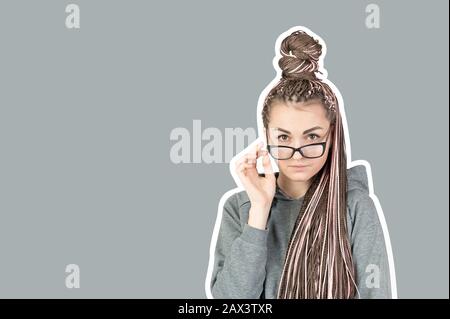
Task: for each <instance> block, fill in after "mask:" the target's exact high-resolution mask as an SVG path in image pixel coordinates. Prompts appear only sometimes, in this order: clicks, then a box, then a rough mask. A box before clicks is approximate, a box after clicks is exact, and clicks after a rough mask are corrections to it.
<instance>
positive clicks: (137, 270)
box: [0, 0, 449, 298]
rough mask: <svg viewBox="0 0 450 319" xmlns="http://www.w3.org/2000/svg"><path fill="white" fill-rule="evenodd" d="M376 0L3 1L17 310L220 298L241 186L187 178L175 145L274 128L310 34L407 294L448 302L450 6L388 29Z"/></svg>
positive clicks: (0, 175) (4, 234)
mask: <svg viewBox="0 0 450 319" xmlns="http://www.w3.org/2000/svg"><path fill="white" fill-rule="evenodd" d="M69 3H76V4H78V5H80V9H81V29H80V30H68V29H66V28H65V25H64V21H65V17H66V13H65V11H64V9H65V6H66V5H67V4H69ZM369 3H370V2H368V1H341V2H339V3H337V1H270V2H269V1H253V2H251V1H248V2H243V1H206V0H205V1H164V2H163V1H81V0H76V1H59V0H54V1H17V0H14V1H12V0H10V1H4V0H2V1H1V2H0V39H1V44H0V150H1V156H0V164H1V165H0V196H1V198H0V297H3V298H10V297H25V298H28V297H42V298H48V297H58V298H80V297H86V298H91V297H105V298H109V297H112V298H116V297H122V298H132V297H136V298H206V294H205V291H204V281H205V277H206V271H207V266H208V258H209V246H210V240H211V236H212V230H213V227H214V223H215V219H216V213H217V207H218V203H219V199H220V197H221V196H222V194H223V193H225V192H226V191H228V190H229V189H231V188H234V187H235V185H234V181H233V179H232V177H231V175H230V174H229V169H228V163H223V164H210V165H208V164H180V165H175V164H173V163H172V162H171V161H170V159H169V151H170V148H171V147H172V145H173V144H174V142H173V141H170V139H169V134H170V132H171V130H172V129H173V128H175V127H186V128H187V129H189V130H190V131H191V133H192V120H193V119H201V121H202V127H203V129H204V128H206V127H217V128H219V129H220V130H222V132H224V128H226V127H241V128H247V127H253V128H255V130H256V116H255V111H256V105H257V99H258V97H259V94H260V93H261V91H262V90H263V89H264V87H265V86H266V85H267V84H268V83H269V82H270V81H271V80H272V79H273V78H274V76H275V70H274V69H273V66H272V59H273V57H274V44H275V40H276V38H277V37H278V35H279V34H280V33H282V32H284V31H286V30H287V29H289V28H290V27H292V26H296V25H304V26H307V27H308V28H310V29H311V30H313V31H314V32H315V33H317V34H318V35H320V36H321V37H322V38H323V39H324V40H325V42H326V44H327V47H328V53H327V56H326V58H325V67H326V68H327V70H328V74H329V79H330V80H331V81H333V83H334V84H335V85H336V86H337V87H338V88H339V89H340V91H341V93H342V96H343V98H344V101H345V109H346V113H347V119H348V123H349V132H350V136H351V145H352V151H353V152H352V159H353V160H357V159H364V160H367V161H368V162H369V163H370V164H371V166H372V169H373V178H374V186H375V193H376V194H377V195H378V198H379V199H380V202H381V205H382V207H383V210H384V213H385V217H386V220H387V224H388V227H389V231H390V235H391V242H392V246H393V251H394V258H395V265H396V273H397V285H398V295H399V297H400V298H431V297H439V298H442V297H445V298H448V282H449V280H448V279H449V278H448V270H449V265H448V252H449V250H448V239H449V238H448V235H449V233H448V213H449V207H448V185H449V184H448V163H449V158H448V106H449V101H448V84H449V83H448V2H447V1H432V2H429V1H420V2H418V1H374V3H377V4H378V5H379V6H380V9H381V28H380V29H378V30H369V29H367V28H366V27H365V23H364V20H365V17H366V13H365V7H366V5H367V4H369ZM70 263H76V264H78V265H79V266H80V268H81V288H80V289H71V290H70V289H67V288H66V287H65V284H64V280H65V276H66V274H65V272H64V270H65V266H66V265H67V264H70Z"/></svg>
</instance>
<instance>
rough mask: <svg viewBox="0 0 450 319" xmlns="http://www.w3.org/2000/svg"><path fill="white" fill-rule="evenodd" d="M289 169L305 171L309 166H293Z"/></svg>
mask: <svg viewBox="0 0 450 319" xmlns="http://www.w3.org/2000/svg"><path fill="white" fill-rule="evenodd" d="M289 167H292V168H293V169H295V170H303V169H305V168H306V167H308V166H306V165H291V166H289Z"/></svg>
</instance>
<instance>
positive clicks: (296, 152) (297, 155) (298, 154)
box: [292, 150, 302, 159]
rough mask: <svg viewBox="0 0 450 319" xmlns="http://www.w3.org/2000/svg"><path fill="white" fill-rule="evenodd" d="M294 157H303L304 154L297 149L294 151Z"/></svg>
mask: <svg viewBox="0 0 450 319" xmlns="http://www.w3.org/2000/svg"><path fill="white" fill-rule="evenodd" d="M292 158H293V159H301V158H302V155H301V154H300V151H299V150H297V151H295V152H294V156H292Z"/></svg>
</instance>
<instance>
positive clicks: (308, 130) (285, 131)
mask: <svg viewBox="0 0 450 319" xmlns="http://www.w3.org/2000/svg"><path fill="white" fill-rule="evenodd" d="M274 129H276V130H279V131H282V132H284V133H288V134H291V132H289V131H288V130H285V129H283V128H281V127H274ZM317 129H323V127H320V126H314V127H311V128H309V129H307V130H306V131H304V132H303V135H304V134H308V133H309V132H312V131H314V130H317Z"/></svg>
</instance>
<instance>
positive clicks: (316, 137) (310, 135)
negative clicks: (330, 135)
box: [308, 134, 320, 141]
mask: <svg viewBox="0 0 450 319" xmlns="http://www.w3.org/2000/svg"><path fill="white" fill-rule="evenodd" d="M308 136H309V137H312V136H315V138H312V140H313V141H314V140H317V139H318V138H319V137H320V136H319V135H317V134H309V135H308Z"/></svg>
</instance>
